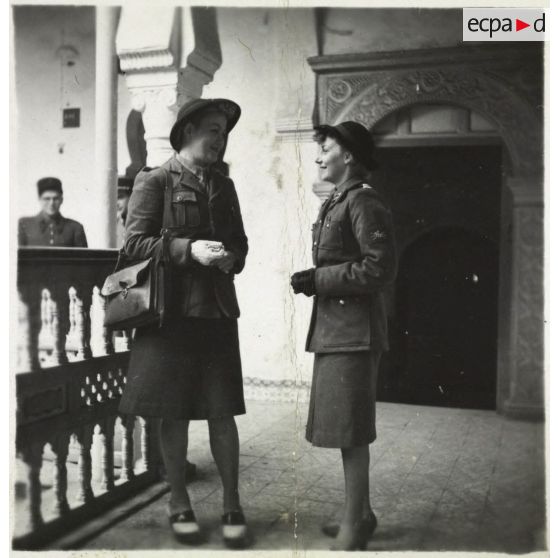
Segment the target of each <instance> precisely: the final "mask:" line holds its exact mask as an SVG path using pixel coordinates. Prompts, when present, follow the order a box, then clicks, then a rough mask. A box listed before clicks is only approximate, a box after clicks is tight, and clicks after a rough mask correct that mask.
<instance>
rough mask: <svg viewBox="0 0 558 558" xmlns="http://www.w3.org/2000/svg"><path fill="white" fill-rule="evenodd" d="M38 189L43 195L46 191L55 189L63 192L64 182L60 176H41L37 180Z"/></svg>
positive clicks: (40, 194)
mask: <svg viewBox="0 0 558 558" xmlns="http://www.w3.org/2000/svg"><path fill="white" fill-rule="evenodd" d="M37 190H38V191H39V196H42V195H43V193H44V192H46V191H54V192H58V193H60V194H61V193H62V182H60V180H59V179H58V178H54V177H52V176H47V177H45V178H41V179H40V180H39V181H38V182H37Z"/></svg>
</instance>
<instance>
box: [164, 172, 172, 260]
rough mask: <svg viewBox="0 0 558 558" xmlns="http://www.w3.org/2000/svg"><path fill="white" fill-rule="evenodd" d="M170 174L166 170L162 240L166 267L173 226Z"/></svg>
mask: <svg viewBox="0 0 558 558" xmlns="http://www.w3.org/2000/svg"><path fill="white" fill-rule="evenodd" d="M169 176H170V172H169V171H168V170H167V169H165V199H164V202H163V223H162V228H161V238H162V241H163V249H162V256H163V258H162V260H163V263H164V264H165V265H168V264H170V253H169V246H170V239H171V232H170V229H169V227H171V226H172V222H173V221H172V183H171V182H170V181H169Z"/></svg>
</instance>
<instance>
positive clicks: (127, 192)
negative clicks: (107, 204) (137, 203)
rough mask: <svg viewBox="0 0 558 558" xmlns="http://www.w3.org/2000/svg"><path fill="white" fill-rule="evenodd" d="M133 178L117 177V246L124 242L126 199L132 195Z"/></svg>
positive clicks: (126, 212)
mask: <svg viewBox="0 0 558 558" xmlns="http://www.w3.org/2000/svg"><path fill="white" fill-rule="evenodd" d="M133 186H134V180H133V179H132V178H129V177H128V176H119V177H118V199H117V200H116V238H117V239H118V246H122V245H123V244H124V230H125V226H126V217H127V216H128V201H129V200H130V196H131V195H132V188H133Z"/></svg>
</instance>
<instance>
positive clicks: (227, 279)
mask: <svg viewBox="0 0 558 558" xmlns="http://www.w3.org/2000/svg"><path fill="white" fill-rule="evenodd" d="M166 187H170V188H171V189H172V191H171V195H172V203H171V211H172V219H171V222H172V225H171V226H170V227H167V228H169V230H170V232H171V234H172V239H171V241H170V246H169V253H170V260H171V264H172V268H173V274H172V297H171V300H172V304H171V307H172V308H173V309H174V312H175V313H176V314H177V315H180V316H187V317H202V318H220V317H227V318H237V317H238V316H239V315H240V310H239V307H238V302H237V298H236V292H235V287H234V275H235V274H236V273H240V272H241V271H242V269H243V268H244V262H245V259H246V254H247V252H248V241H247V238H246V234H245V232H244V225H243V222H242V216H241V213H240V206H239V203H238V197H237V194H236V190H235V187H234V183H233V181H232V180H231V179H229V178H228V177H226V176H224V175H223V174H221V173H219V172H217V171H210V172H209V178H208V183H207V184H206V185H204V184H202V182H200V180H199V179H198V178H197V177H196V176H195V175H194V174H193V173H191V172H190V171H189V170H187V169H186V168H185V167H184V166H183V165H182V164H181V163H180V162H179V161H178V160H177V158H176V157H175V156H173V157H172V158H171V159H169V160H168V161H166V162H165V163H164V164H163V165H161V166H160V167H157V168H155V169H146V170H144V171H141V172H140V173H139V174H138V176H137V177H136V180H135V183H134V188H133V190H132V195H131V197H130V201H129V205H128V216H127V219H126V232H125V242H124V250H125V252H126V255H127V256H128V257H129V258H130V259H133V260H141V259H145V258H149V257H161V250H162V247H163V245H162V238H161V229H162V226H163V212H164V200H165V188H166ZM196 240H215V241H219V242H222V243H223V244H224V246H225V249H226V250H228V251H230V252H232V253H234V255H235V264H234V268H233V270H232V271H231V272H230V273H224V272H222V271H220V270H219V269H218V268H217V267H214V266H211V267H209V266H202V265H201V264H199V263H198V262H196V261H194V260H193V258H192V257H191V246H192V243H193V242H194V241H196Z"/></svg>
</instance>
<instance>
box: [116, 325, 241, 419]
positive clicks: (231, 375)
mask: <svg viewBox="0 0 558 558" xmlns="http://www.w3.org/2000/svg"><path fill="white" fill-rule="evenodd" d="M119 410H120V412H122V413H126V414H132V415H139V416H148V417H161V418H174V419H189V420H204V419H205V420H206V419H210V418H218V417H224V416H233V415H241V414H244V413H245V412H246V409H245V406H244V391H243V384H242V368H241V363H240V352H239V344H238V326H237V321H236V320H234V319H225V318H223V319H207V318H181V319H179V320H176V321H173V322H171V323H169V324H168V325H166V326H165V327H163V328H162V329H159V328H158V327H157V326H153V327H148V328H141V329H139V330H138V331H137V332H136V337H135V339H134V341H133V344H132V351H131V355H130V366H129V369H128V377H127V382H126V387H125V389H124V393H123V395H122V399H121V401H120V408H119Z"/></svg>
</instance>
